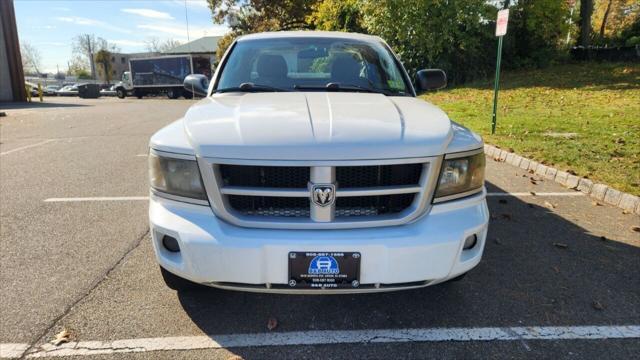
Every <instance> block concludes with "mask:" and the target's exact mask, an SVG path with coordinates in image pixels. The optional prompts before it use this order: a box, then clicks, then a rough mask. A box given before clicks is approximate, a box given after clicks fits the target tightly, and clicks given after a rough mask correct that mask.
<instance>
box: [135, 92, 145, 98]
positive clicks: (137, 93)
mask: <svg viewBox="0 0 640 360" xmlns="http://www.w3.org/2000/svg"><path fill="white" fill-rule="evenodd" d="M133 94H134V95H135V96H136V97H137V98H138V99H142V97H143V96H144V93H143V92H142V91H141V90H133Z"/></svg>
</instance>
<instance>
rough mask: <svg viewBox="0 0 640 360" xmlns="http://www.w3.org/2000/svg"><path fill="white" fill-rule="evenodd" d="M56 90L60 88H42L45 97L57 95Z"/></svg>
mask: <svg viewBox="0 0 640 360" xmlns="http://www.w3.org/2000/svg"><path fill="white" fill-rule="evenodd" d="M58 90H60V86H58V85H47V87H46V88H44V93H45V95H50V96H56V95H58V94H57V92H58Z"/></svg>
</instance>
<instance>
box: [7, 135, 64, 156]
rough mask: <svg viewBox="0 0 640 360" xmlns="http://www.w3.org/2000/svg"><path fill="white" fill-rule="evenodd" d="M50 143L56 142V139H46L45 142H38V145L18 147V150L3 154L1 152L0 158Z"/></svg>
mask: <svg viewBox="0 0 640 360" xmlns="http://www.w3.org/2000/svg"><path fill="white" fill-rule="evenodd" d="M52 141H56V139H47V140H45V141H41V142H39V143H35V144H31V145H26V146H22V147H19V148H15V149H11V150H7V151H5V152H1V153H0V156H4V155H9V154H11V153H14V152H16V151H21V150H25V149H29V148H32V147H36V146H40V145H44V144H46V143H50V142H52Z"/></svg>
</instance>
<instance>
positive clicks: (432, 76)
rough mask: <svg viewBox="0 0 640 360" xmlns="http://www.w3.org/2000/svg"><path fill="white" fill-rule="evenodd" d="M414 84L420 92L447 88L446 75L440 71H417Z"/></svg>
mask: <svg viewBox="0 0 640 360" xmlns="http://www.w3.org/2000/svg"><path fill="white" fill-rule="evenodd" d="M416 84H417V85H418V87H419V88H420V90H424V91H429V90H438V89H442V88H444V87H446V86H447V74H445V73H444V71H442V70H440V69H425V70H419V71H418V73H417V74H416Z"/></svg>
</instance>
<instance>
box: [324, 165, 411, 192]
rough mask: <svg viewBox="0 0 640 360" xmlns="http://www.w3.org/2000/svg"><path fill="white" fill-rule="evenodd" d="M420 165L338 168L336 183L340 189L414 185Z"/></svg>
mask: <svg viewBox="0 0 640 360" xmlns="http://www.w3.org/2000/svg"><path fill="white" fill-rule="evenodd" d="M421 173H422V164H402V165H382V166H338V167H336V182H337V183H338V186H339V187H340V188H360V187H362V188H364V187H375V186H398V185H416V184H418V183H419V182H420V174H421Z"/></svg>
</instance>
